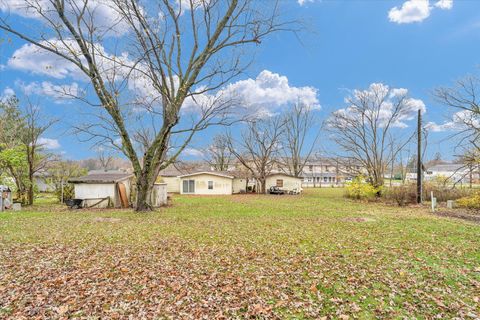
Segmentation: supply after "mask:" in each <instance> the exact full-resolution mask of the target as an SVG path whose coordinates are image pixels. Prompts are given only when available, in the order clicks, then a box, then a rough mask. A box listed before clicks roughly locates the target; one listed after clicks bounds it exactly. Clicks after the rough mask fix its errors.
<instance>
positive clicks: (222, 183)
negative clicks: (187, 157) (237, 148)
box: [178, 171, 235, 195]
mask: <svg viewBox="0 0 480 320" xmlns="http://www.w3.org/2000/svg"><path fill="white" fill-rule="evenodd" d="M178 178H179V179H180V193H181V194H203V195H209V194H211V195H219V194H232V193H233V179H235V177H234V176H231V175H228V174H224V173H220V172H214V171H211V172H209V171H201V172H195V173H189V174H185V175H181V176H179V177H178Z"/></svg>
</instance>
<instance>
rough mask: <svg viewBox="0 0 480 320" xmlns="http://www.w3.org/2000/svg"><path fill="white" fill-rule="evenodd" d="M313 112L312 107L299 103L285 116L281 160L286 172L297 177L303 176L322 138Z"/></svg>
mask: <svg viewBox="0 0 480 320" xmlns="http://www.w3.org/2000/svg"><path fill="white" fill-rule="evenodd" d="M312 111H313V110H312V109H311V107H310V106H307V105H305V104H302V103H297V104H295V105H294V106H293V107H292V110H290V111H289V112H287V113H286V114H285V133H284V135H283V137H282V157H281V159H282V160H283V168H284V170H286V171H287V173H289V174H291V175H293V176H295V177H300V176H301V175H302V172H303V168H304V167H305V164H306V163H307V162H308V161H309V160H311V158H312V155H313V154H314V151H315V147H316V146H317V142H318V138H319V136H320V127H319V126H317V124H318V121H317V119H316V117H315V115H314V114H313V112H312ZM309 139H311V140H309Z"/></svg>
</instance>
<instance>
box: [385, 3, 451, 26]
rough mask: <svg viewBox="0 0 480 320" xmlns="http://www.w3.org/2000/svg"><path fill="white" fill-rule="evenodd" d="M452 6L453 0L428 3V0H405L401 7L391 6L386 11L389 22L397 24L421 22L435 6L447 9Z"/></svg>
mask: <svg viewBox="0 0 480 320" xmlns="http://www.w3.org/2000/svg"><path fill="white" fill-rule="evenodd" d="M452 7H453V0H439V1H436V2H435V3H434V5H433V6H431V5H430V0H407V1H405V2H404V3H403V4H402V6H401V7H393V8H392V9H390V11H389V12H388V18H389V19H390V21H391V22H395V23H398V24H403V23H414V22H422V21H423V20H425V19H427V18H428V17H429V16H430V14H431V12H432V10H433V9H435V8H438V9H442V10H449V9H451V8H452Z"/></svg>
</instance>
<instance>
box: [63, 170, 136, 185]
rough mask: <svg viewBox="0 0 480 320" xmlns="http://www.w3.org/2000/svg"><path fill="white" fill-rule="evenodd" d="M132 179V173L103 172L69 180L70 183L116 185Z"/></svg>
mask: <svg viewBox="0 0 480 320" xmlns="http://www.w3.org/2000/svg"><path fill="white" fill-rule="evenodd" d="M131 177H133V174H132V173H125V172H103V173H96V172H95V173H89V174H87V175H86V176H83V177H78V178H71V179H69V180H68V182H70V183H117V182H120V181H124V180H127V179H129V178H131Z"/></svg>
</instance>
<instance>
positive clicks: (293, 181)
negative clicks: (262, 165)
mask: <svg viewBox="0 0 480 320" xmlns="http://www.w3.org/2000/svg"><path fill="white" fill-rule="evenodd" d="M302 182H303V178H300V177H295V176H292V175H289V174H286V173H272V174H270V175H268V176H267V179H266V181H265V183H266V185H265V188H266V190H267V191H268V189H270V188H271V187H279V188H280V189H282V190H285V191H298V192H301V191H302Z"/></svg>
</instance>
